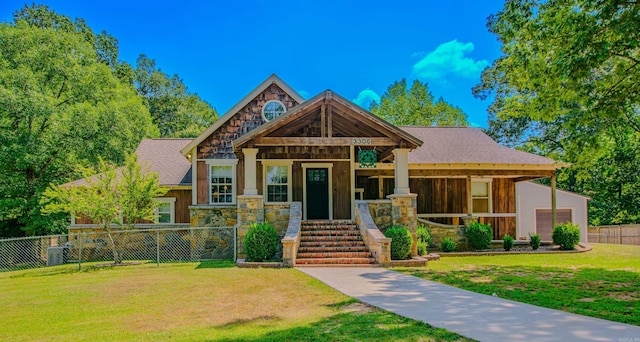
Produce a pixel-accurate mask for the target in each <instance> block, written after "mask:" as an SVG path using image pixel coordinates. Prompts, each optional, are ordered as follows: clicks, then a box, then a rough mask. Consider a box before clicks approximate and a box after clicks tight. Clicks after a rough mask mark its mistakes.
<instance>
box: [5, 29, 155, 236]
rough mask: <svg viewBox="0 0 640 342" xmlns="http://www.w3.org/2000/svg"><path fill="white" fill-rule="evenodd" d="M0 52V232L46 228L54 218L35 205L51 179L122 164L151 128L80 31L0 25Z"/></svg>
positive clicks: (139, 103)
mask: <svg viewBox="0 0 640 342" xmlns="http://www.w3.org/2000/svg"><path fill="white" fill-rule="evenodd" d="M0 56H2V58H0V146H2V148H0V179H2V182H0V193H2V194H3V196H2V198H0V227H2V228H0V230H9V231H12V233H10V234H11V235H19V234H20V233H21V232H20V230H24V231H27V232H29V233H35V234H45V233H49V232H51V231H52V230H53V229H54V227H56V223H55V217H56V216H47V217H45V216H43V215H42V214H41V212H40V209H41V207H40V204H39V203H40V196H41V194H42V192H43V191H44V189H45V188H46V187H47V186H48V185H49V184H50V183H60V182H64V181H66V180H69V179H72V178H75V177H77V173H76V169H75V165H77V164H81V165H92V164H97V163H99V162H98V160H99V157H102V158H103V159H104V160H105V161H108V162H114V163H122V162H124V159H125V154H126V153H128V152H131V151H133V150H134V148H135V146H136V145H137V144H138V142H139V141H140V140H141V139H142V138H144V137H148V136H154V135H156V134H157V129H156V128H155V127H154V125H153V123H152V121H151V118H150V116H149V113H148V111H147V110H146V108H145V107H144V105H143V104H142V101H141V99H140V98H139V97H138V95H137V94H136V92H135V90H134V89H133V88H131V87H129V86H125V85H123V84H121V83H120V81H119V80H118V79H117V78H116V77H115V76H114V75H113V74H112V72H111V70H110V69H109V67H108V66H107V65H105V64H104V63H101V62H99V61H98V60H97V57H96V52H95V50H94V48H93V46H91V45H90V44H89V43H87V42H86V41H85V40H84V37H83V36H82V35H81V34H80V33H77V32H75V33H67V32H64V31H54V30H50V29H43V28H38V27H34V26H29V25H27V23H26V22H25V21H18V22H17V23H16V24H15V25H11V24H0ZM58 218H59V217H58ZM22 233H24V232H22Z"/></svg>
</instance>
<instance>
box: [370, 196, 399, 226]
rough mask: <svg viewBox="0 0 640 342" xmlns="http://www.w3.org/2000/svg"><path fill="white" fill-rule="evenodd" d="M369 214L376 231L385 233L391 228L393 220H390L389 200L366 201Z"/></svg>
mask: <svg viewBox="0 0 640 342" xmlns="http://www.w3.org/2000/svg"><path fill="white" fill-rule="evenodd" d="M366 202H367V204H368V205H369V212H370V213H371V218H373V222H374V223H375V224H376V226H377V227H378V229H380V230H382V231H385V230H386V229H387V228H389V227H391V224H392V223H393V220H392V218H391V200H368V201H366Z"/></svg>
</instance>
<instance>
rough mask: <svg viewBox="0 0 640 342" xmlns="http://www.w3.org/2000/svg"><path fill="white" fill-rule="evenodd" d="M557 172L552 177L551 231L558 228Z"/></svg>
mask: <svg viewBox="0 0 640 342" xmlns="http://www.w3.org/2000/svg"><path fill="white" fill-rule="evenodd" d="M556 222H558V221H557V217H556V171H555V170H554V171H553V174H552V175H551V230H552V231H553V228H555V227H556Z"/></svg>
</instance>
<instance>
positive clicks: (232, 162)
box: [205, 159, 238, 206]
mask: <svg viewBox="0 0 640 342" xmlns="http://www.w3.org/2000/svg"><path fill="white" fill-rule="evenodd" d="M205 162H206V164H207V187H208V190H207V196H208V198H209V199H208V202H209V205H215V206H229V205H236V194H237V191H236V190H237V184H238V172H237V166H238V159H206V160H205ZM212 166H231V174H232V175H233V178H232V180H231V196H232V197H231V202H227V203H213V202H211V167H212Z"/></svg>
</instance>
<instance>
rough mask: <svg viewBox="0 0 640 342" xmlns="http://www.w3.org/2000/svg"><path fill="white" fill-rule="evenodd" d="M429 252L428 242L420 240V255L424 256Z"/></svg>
mask: <svg viewBox="0 0 640 342" xmlns="http://www.w3.org/2000/svg"><path fill="white" fill-rule="evenodd" d="M425 254H427V244H426V243H424V242H418V255H420V256H422V255H425Z"/></svg>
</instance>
